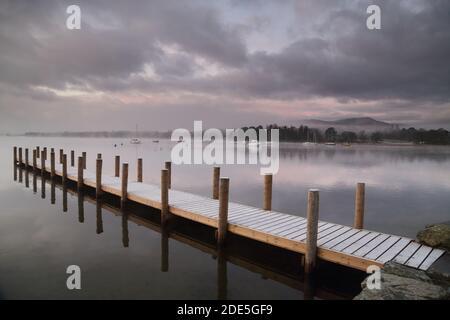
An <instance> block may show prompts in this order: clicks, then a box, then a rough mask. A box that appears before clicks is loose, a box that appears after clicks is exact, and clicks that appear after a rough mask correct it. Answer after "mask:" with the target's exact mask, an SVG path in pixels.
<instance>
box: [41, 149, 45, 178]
mask: <svg viewBox="0 0 450 320" xmlns="http://www.w3.org/2000/svg"><path fill="white" fill-rule="evenodd" d="M44 174H45V150H42V151H41V176H42V179H44Z"/></svg>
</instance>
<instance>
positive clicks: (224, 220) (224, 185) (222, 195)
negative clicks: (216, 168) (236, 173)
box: [217, 178, 230, 246]
mask: <svg viewBox="0 0 450 320" xmlns="http://www.w3.org/2000/svg"><path fill="white" fill-rule="evenodd" d="M229 189H230V179H229V178H220V190H219V222H218V228H217V244H218V245H219V246H222V245H223V244H224V243H225V239H226V236H227V230H228V195H229Z"/></svg>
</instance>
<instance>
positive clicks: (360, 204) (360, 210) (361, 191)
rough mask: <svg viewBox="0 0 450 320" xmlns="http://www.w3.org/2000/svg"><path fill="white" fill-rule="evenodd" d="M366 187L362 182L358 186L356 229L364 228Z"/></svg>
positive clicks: (356, 194) (354, 224)
mask: <svg viewBox="0 0 450 320" xmlns="http://www.w3.org/2000/svg"><path fill="white" fill-rule="evenodd" d="M365 189H366V185H365V184H364V183H362V182H359V183H357V184H356V193H355V220H354V223H353V227H354V228H355V229H362V228H364V197H365V193H366V191H365Z"/></svg>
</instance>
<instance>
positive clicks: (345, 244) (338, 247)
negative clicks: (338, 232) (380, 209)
mask: <svg viewBox="0 0 450 320" xmlns="http://www.w3.org/2000/svg"><path fill="white" fill-rule="evenodd" d="M368 233H369V231H366V230H363V231H361V232H358V233H357V234H354V235H353V236H351V237H350V238H348V239H347V240H344V241H342V242H341V243H339V244H337V245H335V246H334V247H331V248H330V249H333V250H336V251H342V250H344V249H345V248H347V247H348V246H350V245H352V244H353V243H355V242H356V241H358V240H359V239H361V238H362V237H364V236H365V235H367V234H368Z"/></svg>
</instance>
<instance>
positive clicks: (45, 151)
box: [43, 147, 47, 160]
mask: <svg viewBox="0 0 450 320" xmlns="http://www.w3.org/2000/svg"><path fill="white" fill-rule="evenodd" d="M43 151H44V159H45V160H47V147H44V148H43Z"/></svg>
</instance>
